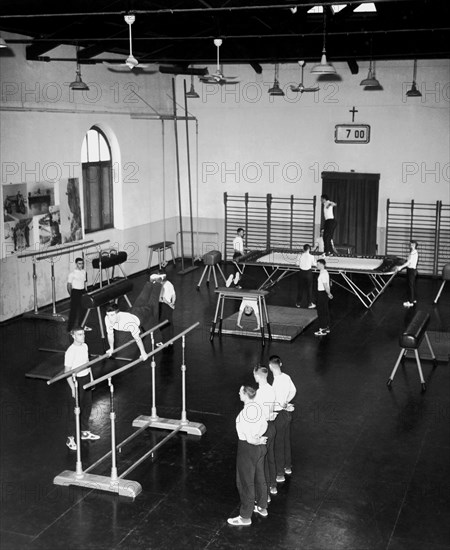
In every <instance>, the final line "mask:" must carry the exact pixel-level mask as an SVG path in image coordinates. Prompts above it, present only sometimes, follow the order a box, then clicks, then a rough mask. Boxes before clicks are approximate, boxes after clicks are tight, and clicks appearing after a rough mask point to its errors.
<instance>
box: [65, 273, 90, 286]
mask: <svg viewBox="0 0 450 550" xmlns="http://www.w3.org/2000/svg"><path fill="white" fill-rule="evenodd" d="M67 282H68V283H69V284H71V285H72V288H74V289H75V290H84V285H85V282H86V271H85V270H84V269H74V270H73V271H71V272H70V273H69V276H68V277H67Z"/></svg>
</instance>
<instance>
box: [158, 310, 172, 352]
mask: <svg viewBox="0 0 450 550" xmlns="http://www.w3.org/2000/svg"><path fill="white" fill-rule="evenodd" d="M163 321H168V322H169V324H168V325H165V326H164V327H162V328H161V334H162V335H163V341H164V342H167V340H170V339H171V338H173V309H172V308H171V307H170V306H168V305H167V304H165V303H164V302H159V322H160V323H162V322H163Z"/></svg>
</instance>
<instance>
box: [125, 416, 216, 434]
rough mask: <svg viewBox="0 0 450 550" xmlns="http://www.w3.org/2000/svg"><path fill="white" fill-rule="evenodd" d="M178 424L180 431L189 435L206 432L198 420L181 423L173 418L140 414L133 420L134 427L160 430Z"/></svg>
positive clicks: (168, 428) (169, 428)
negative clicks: (154, 417)
mask: <svg viewBox="0 0 450 550" xmlns="http://www.w3.org/2000/svg"><path fill="white" fill-rule="evenodd" d="M178 426H180V430H179V431H180V432H186V433H188V434H191V435H203V434H204V433H205V432H206V427H205V425H204V424H201V423H200V422H189V421H187V422H186V424H183V423H182V421H181V420H177V419H175V418H156V419H152V417H151V416H146V415H144V414H141V415H140V416H138V417H137V418H135V419H134V420H133V427H134V428H143V427H148V428H160V429H161V430H173V429H174V428H176V427H178Z"/></svg>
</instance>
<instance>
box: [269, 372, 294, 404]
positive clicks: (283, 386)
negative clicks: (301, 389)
mask: <svg viewBox="0 0 450 550" xmlns="http://www.w3.org/2000/svg"><path fill="white" fill-rule="evenodd" d="M272 388H273V391H274V392H275V411H281V410H282V409H283V406H284V405H287V403H289V402H290V401H292V399H294V397H295V394H296V393H297V388H296V387H295V385H294V382H292V378H291V377H290V376H289V374H286V373H285V372H282V373H281V374H278V375H277V376H274V377H273V383H272Z"/></svg>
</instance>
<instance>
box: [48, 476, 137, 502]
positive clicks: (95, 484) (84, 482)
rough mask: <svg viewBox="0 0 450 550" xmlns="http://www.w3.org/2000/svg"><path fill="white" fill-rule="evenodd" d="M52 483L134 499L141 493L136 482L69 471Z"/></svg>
mask: <svg viewBox="0 0 450 550" xmlns="http://www.w3.org/2000/svg"><path fill="white" fill-rule="evenodd" d="M53 483H54V484H55V485H64V486H66V487H67V486H68V485H77V486H78V487H89V488H90V489H98V490H100V491H109V492H110V493H117V494H119V495H121V496H125V497H130V498H135V497H136V496H137V495H139V493H141V492H142V487H141V485H140V483H138V482H137V481H131V480H129V479H116V480H113V479H111V478H110V477H106V476H100V475H96V474H87V473H83V474H81V475H79V474H77V473H76V472H72V471H70V470H64V472H61V473H60V474H59V475H57V476H56V477H55V478H54V480H53Z"/></svg>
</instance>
